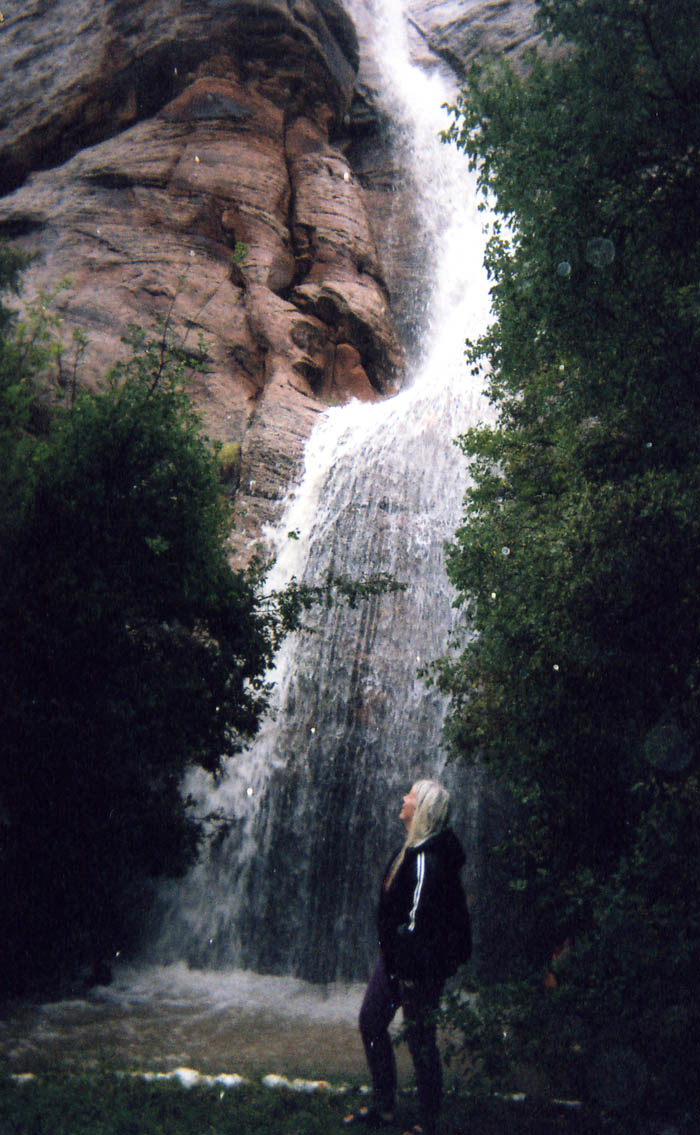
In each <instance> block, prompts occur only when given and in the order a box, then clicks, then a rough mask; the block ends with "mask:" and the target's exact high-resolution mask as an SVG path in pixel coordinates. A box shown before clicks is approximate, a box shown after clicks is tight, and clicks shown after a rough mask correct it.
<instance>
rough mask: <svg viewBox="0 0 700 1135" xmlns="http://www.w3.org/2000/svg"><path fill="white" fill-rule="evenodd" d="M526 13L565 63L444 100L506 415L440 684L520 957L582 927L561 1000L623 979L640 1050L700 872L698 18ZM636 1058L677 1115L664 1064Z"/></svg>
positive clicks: (589, 11) (486, 339) (604, 1005)
mask: <svg viewBox="0 0 700 1135" xmlns="http://www.w3.org/2000/svg"><path fill="white" fill-rule="evenodd" d="M538 10H539V19H540V21H541V25H542V27H543V29H544V31H545V33H546V34H547V37H548V38H549V39H550V40H551V41H552V43H557V45H558V48H557V51H556V53H555V54H554V55H553V56H552V57H551V58H550V59H548V60H546V61H545V60H535V59H533V60H532V61H531V64H530V66H529V67H528V68H526V69H525V70H524V71H523V73H521V74H519V75H516V74H515V73H514V72H512V71H511V70H510V69H509V68H508V67H507V66H506V65H504V64H498V65H496V66H494V67H492V66H489V67H481V68H478V67H477V68H475V69H474V70H473V71H472V72H471V73H470V75H469V78H468V82H467V84H466V86H465V89H464V91H463V92H462V95H461V96H460V99H459V100H458V101H457V103H456V104H455V107H454V108H453V111H452V113H453V124H452V128H451V131H450V132H449V133H450V136H451V137H452V138H453V140H455V141H456V142H457V144H458V145H459V146H461V147H462V148H463V149H464V150H465V151H466V153H467V154H468V156H469V158H470V160H471V162H472V163H473V164H475V165H476V166H477V168H479V171H480V180H481V184H482V187H483V190H484V193H485V194H487V195H488V197H489V199H490V200H491V201H492V202H494V203H495V208H496V213H497V217H496V221H495V223H494V226H493V235H492V239H491V241H490V243H489V247H488V251H487V262H488V267H489V271H490V273H491V276H492V279H493V293H492V294H493V299H494V313H495V322H494V324H493V326H492V327H491V328H489V330H488V331H487V332H486V334H485V335H484V336H483V337H482V338H481V339H480V340H479V341H478V342H477V343H473V344H469V348H468V359H469V361H470V363H471V364H472V365H474V366H476V365H478V364H479V362H481V361H482V360H484V359H485V360H486V362H487V363H488V365H489V368H490V377H489V394H490V397H491V400H492V402H493V404H494V406H495V408H496V411H497V422H496V425H495V426H494V427H492V428H488V429H487V428H484V429H478V430H472V431H470V432H469V433H468V434H467V435H466V436H465V437H464V438H462V439H461V442H460V444H461V446H462V449H463V451H464V453H465V455H466V457H467V459H468V460H469V462H470V471H471V475H472V484H471V487H470V488H469V490H468V492H467V495H466V499H465V512H464V520H463V523H462V525H461V526H460V528H459V529H458V531H457V532H456V534H455V538H454V540H453V542H452V543H451V545H450V547H449V548H448V550H447V565H448V572H449V575H450V578H451V579H452V582H453V583H454V585H455V586H456V588H457V591H458V602H459V603H460V604H461V605H462V606H463V607H464V609H465V611H466V613H467V625H468V630H467V636H466V637H465V641H464V642H463V643H462V644H461V652H455V654H453V655H452V656H450V657H449V658H448V659H445V660H443V662H442V663H441V664H440V666H439V668H438V673H439V682H440V684H441V686H442V688H443V689H444V690H445V691H446V692H448V693H450V694H451V695H452V711H451V716H450V720H449V723H448V735H449V737H450V738H451V740H452V743H453V747H454V749H455V751H456V752H457V753H458V754H459V755H462V756H465V757H467V758H468V759H470V760H483V761H484V762H486V764H487V765H488V766H489V767H490V768H491V769H492V771H493V772H494V773H495V774H496V775H497V776H499V777H500V778H501V781H502V782H505V783H506V784H508V785H510V787H511V789H512V791H513V792H514V793H515V795H516V798H517V799H518V800H519V801H520V802H521V804H522V808H521V810H520V812H519V813H518V817H519V818H518V821H517V823H514V825H513V835H512V841H511V846H510V848H509V849H507V850H508V851H509V853H510V855H511V859H512V871H513V875H514V877H515V879H516V880H517V886H518V887H522V886H524V885H525V886H526V888H527V889H526V894H527V895H528V896H529V900H530V906H531V909H533V908H535V909H537V910H538V912H539V915H538V918H539V933H540V934H541V938H539V939H537V937H536V936H535V937H534V938H533V941H532V942H531V943H530V945H531V946H533V948H534V950H535V951H536V950H537V949H538V948H541V947H538V945H537V942H538V941H539V942H544V943H549V946H550V948H551V947H553V946H554V945H555V944H556V942H557V940H558V939H560V938H562V937H564V936H565V935H566V936H576V937H577V943H578V946H579V949H580V951H581V953H580V954H576V955H575V958H576V959H577V960H576V961H575V964H574V962H573V961H572V962H571V966H570V969H569V970H567V972H568V973H569V981H570V983H571V985H570V994H571V998H570V1001H569V1007H570V1008H571V1011H572V1012H574V1013H582V1012H583V1011H584V1010H583V1007H584V1006H585V1012H586V1013H590V1020H591V1021H592V1020H595V1022H596V1026H597V1025H600V1024H601V1022H602V1021H603V1019H604V1015H605V1013H606V1012H607V1013H608V1014H611V1013H612V1009H611V1001H610V987H611V984H613V983H617V984H616V992H615V998H616V1000H615V1004H616V1006H617V1010H616V1011H618V1010H619V1014H620V1018H622V1017H625V1018H626V1019H625V1024H624V1034H625V1036H626V1038H627V1039H628V1040H629V1043H631V1044H632V1043H634V1031H635V1014H638V1015H639V1016H638V1019H637V1025H638V1026H639V1029H640V1035H641V1033H642V1032H644V1030H645V1029H646V1024H645V1025H644V1028H642V1026H641V1023H640V1022H641V1020H642V1016H643V1013H644V1010H643V1007H642V1005H641V1001H640V1000H638V999H637V992H638V989H640V988H644V989H646V988H647V985H646V984H645V983H646V981H647V979H648V974H649V971H650V970H651V968H653V966H654V965H661V962H662V955H663V950H664V947H663V946H662V945H661V943H662V941H663V938H664V933H666V942H667V943H668V942H669V940H673V941H674V942H675V941H677V942H679V943H680V942H681V940H682V941H683V942H684V945H683V946H682V947H681V946H680V945H679V946H678V948H677V949H676V948H675V947H672V948H671V961H670V967H671V968H672V969H673V970H674V972H677V973H678V974H679V975H680V974H681V972H685V971H683V967H682V958H681V955H682V953H683V951H685V950H686V949H687V945H688V943H687V938H686V937H685V935H686V931H687V926H686V923H685V913H684V911H685V907H684V901H685V904H686V906H690V905H693V903H691V896H690V895H689V893H688V888H690V887H691V886H692V884H691V883H690V879H689V875H688V873H687V871H686V870H685V868H684V870H683V871H680V872H678V871H677V868H678V859H677V857H678V854H679V851H680V848H681V847H684V846H686V847H687V848H688V854H689V856H690V860H691V863H692V870H694V871H696V872H697V869H698V867H699V866H700V863H699V862H698V850H697V847H696V841H694V839H692V838H691V839H688V824H689V822H690V819H689V817H690V816H691V815H692V814H693V812H694V809H695V806H696V804H695V803H694V801H696V789H695V788H692V785H693V783H694V777H695V770H696V767H697V753H698V749H699V742H700V713H699V710H700V705H699V703H698V664H699V657H700V651H699V649H698V641H699V640H698V634H699V630H700V599H699V598H698V597H699V596H700V578H699V576H698V562H697V551H696V550H697V547H698V538H699V537H700V531H698V519H697V518H698V516H699V515H700V447H699V444H698V438H699V437H700V430H699V428H698V427H699V425H700V422H699V421H698V416H699V409H700V403H699V401H698V387H697V376H698V364H699V362H700V357H699V355H698V328H699V327H700V322H699V319H698V316H699V315H700V312H699V310H698V291H697V282H698V279H700V215H699V214H698V211H697V208H696V205H695V204H694V203H693V201H694V200H697V199H698V197H699V196H700V158H699V157H698V142H699V141H700V84H699V83H698V79H697V59H698V57H699V54H700V26H699V25H698V23H697V11H696V10H695V14H694V15H693V6H692V5H690V4H689V3H687V2H686V0H674V2H672V3H670V4H669V3H664V4H660V3H658V2H656V0H639V2H636V0H633V2H632V3H629V2H623V0H604V2H603V0H551V2H542V3H540V4H539V5H538ZM559 37H564V40H565V42H564V41H562V39H561V38H559ZM469 636H471V637H469ZM638 785H643V786H644V787H643V788H642V789H640V788H638V787H636V786H638ZM655 793H656V794H658V796H657V795H655ZM650 794H651V795H650ZM680 799H682V800H683V805H682V806H680V805H679V803H678V802H679V800H680ZM661 800H663V801H664V804H663V807H662V806H661V804H660V801H661ZM652 801H653V802H652ZM671 801H675V803H674V805H673V806H671ZM662 816H663V819H661V817H662ZM652 846H653V852H652V850H651V848H652ZM640 857H643V859H644V868H643V869H641V868H639V863H640ZM674 872H675V873H676V875H677V878H678V879H679V880H681V881H679V883H678V886H674V885H672V884H671V883H670V879H671V876H672V875H674ZM653 880H656V881H655V882H653ZM684 893H685V900H684V899H683V894H684ZM662 895H663V896H664V897H663V898H662ZM667 900H668V901H667ZM693 909H694V905H693ZM644 911H648V912H649V920H648V923H647V924H646V927H645V926H644V925H643V912H644ZM625 919H627V920H628V926H630V927H634V928H635V930H634V933H637V934H638V935H639V943H640V946H639V949H638V950H636V952H635V954H634V960H633V958H632V954H631V953H630V951H627V956H628V958H629V962H628V964H625V962H624V958H625V953H626V949H627V947H626V945H625V943H626V942H627V938H626V935H625V932H624V925H625ZM691 937H692V942H693V948H694V949H696V950H697V949H698V948H700V942H699V939H698V926H697V924H696V922H694V923H693V928H692V931H691ZM627 944H628V945H629V943H627ZM524 945H525V946H527V944H524ZM545 948H546V947H545ZM666 948H668V947H666ZM606 958H607V965H608V971H607V972H606V966H605V963H606ZM579 961H580V965H579ZM676 967H677V969H676ZM595 975H601V977H600V980H601V983H603V982H604V986H603V984H601V986H600V987H599V988H596V987H595V981H596V976H595ZM678 980H679V982H680V981H681V978H680V976H679V978H678ZM682 981H683V982H685V981H686V978H685V977H683V979H682ZM635 982H636V983H639V984H638V985H635V986H634V987H633V983H635ZM591 983H593V986H592V985H591ZM683 987H684V988H685V989H686V996H689V992H688V989H687V986H686V985H684V986H683ZM655 993H656V995H657V996H658V999H659V1005H660V1006H663V1005H666V1006H667V1009H668V1013H669V1014H670V1016H669V1019H670V1018H671V1017H672V1016H673V1014H672V1012H671V1007H670V1005H669V1004H668V1003H667V1000H665V998H666V993H665V992H664V991H663V990H662V989H661V988H660V987H655ZM526 1001H527V998H526ZM527 1003H528V1004H530V1002H529V1001H528V1002H527ZM625 1005H626V1006H627V1008H625ZM528 1011H529V1010H528ZM664 1012H666V1009H661V1008H660V1009H659V1013H660V1014H661V1015H663V1013H664ZM613 1015H614V1014H613ZM657 1023H658V1022H657ZM694 1027H697V1022H696V1023H695V1025H694ZM620 1028H621V1029H622V1025H620ZM644 1035H645V1036H648V1037H651V1029H650V1030H649V1031H648V1033H644ZM667 1040H668V1036H667ZM583 1043H584V1042H583V1040H581V1044H583ZM649 1043H650V1045H651V1047H652V1048H653V1050H654V1052H655V1053H656V1054H657V1056H658V1061H659V1068H658V1069H653V1070H651V1072H650V1080H651V1082H652V1083H653V1091H654V1092H655V1093H657V1096H658V1098H659V1099H660V1098H661V1097H662V1096H664V1093H666V1096H665V1098H666V1097H668V1098H670V1097H671V1096H672V1095H673V1091H672V1090H670V1089H669V1084H670V1082H671V1079H672V1078H673V1077H676V1076H677V1073H678V1065H676V1064H674V1063H673V1062H674V1060H675V1057H673V1059H669V1060H667V1058H666V1056H664V1057H663V1059H662V1056H661V1054H660V1053H661V1047H663V1046H661V1047H659V1046H657V1045H656V1043H655V1042H654V1043H653V1044H652V1041H651V1039H650V1040H649ZM669 1043H670V1042H669ZM676 1055H678V1054H676ZM562 1058H563V1057H562ZM671 1065H673V1068H674V1069H675V1070H673V1071H672V1070H671ZM664 1067H666V1068H667V1070H668V1077H667V1079H666V1081H665V1087H664V1086H663V1083H662V1082H663V1081H664V1076H666V1072H664V1071H663V1068H664ZM657 1072H658V1075H657ZM674 1083H675V1080H674ZM674 1090H675V1089H674Z"/></svg>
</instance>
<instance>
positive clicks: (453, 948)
mask: <svg viewBox="0 0 700 1135" xmlns="http://www.w3.org/2000/svg"><path fill="white" fill-rule="evenodd" d="M397 854H398V852H396V853H395V854H394V855H393V856H392V857H391V859H390V860H389V863H388V864H387V868H386V870H385V872H384V875H383V877H382V885H381V891H380V897H379V912H378V917H377V922H378V928H379V946H380V949H381V951H382V954H383V955H384V960H385V963H386V966H387V970H388V972H389V974H390V975H391V976H392V977H397V978H399V979H400V980H405V981H416V980H417V981H421V980H426V979H432V980H436V981H442V980H444V979H445V978H446V977H448V976H450V975H451V974H453V973H454V972H455V971H456V969H457V968H458V966H459V965H461V964H462V963H463V962H465V961H466V960H467V958H468V957H469V954H470V952H471V933H470V927H469V914H468V912H467V904H466V899H465V896H464V890H463V887H462V883H461V881H460V877H459V872H460V869H461V868H462V867H463V865H464V862H465V856H464V852H463V851H462V846H461V844H460V842H459V840H458V839H457V837H456V835H455V834H454V832H453V831H452V830H451V829H450V828H444V829H443V831H441V832H438V834H437V835H434V836H430V837H429V838H428V839H427V840H425V841H424V842H423V843H421V844H418V846H416V847H409V848H408V850H407V851H406V855H405V857H404V861H403V863H402V864H401V866H400V868H399V870H398V872H397V874H396V876H395V878H394V880H393V882H392V884H391V886H390V887H389V888H388V889H387V888H386V879H387V877H388V874H389V871H390V870H391V866H392V864H393V863H394V860H395V859H396V855H397Z"/></svg>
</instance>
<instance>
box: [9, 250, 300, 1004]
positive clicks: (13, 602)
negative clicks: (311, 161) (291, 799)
mask: <svg viewBox="0 0 700 1135" xmlns="http://www.w3.org/2000/svg"><path fill="white" fill-rule="evenodd" d="M2 265H3V270H4V272H5V283H6V284H10V285H16V283H17V279H18V276H17V273H18V270H19V268H20V267H21V265H20V262H19V261H18V260H17V259H16V258H14V257H13V255H12V254H11V253H10V252H4V253H3V258H2ZM42 306H45V305H42V304H41V303H40V304H39V305H38V307H37V308H35V309H34V314H33V315H30V317H29V320H28V321H26V320H25V321H24V322H18V321H17V320H15V319H13V317H12V316H11V314H10V313H9V312H8V311H7V310H4V311H3V317H2V323H3V327H2V331H3V338H2V355H1V356H0V367H1V371H0V377H1V379H2V388H1V391H0V394H1V397H2V404H1V409H2V422H1V426H2V429H1V431H0V440H1V444H2V458H3V468H2V475H3V487H2V498H3V510H2V514H1V517H0V519H1V522H2V533H1V544H0V634H1V641H2V651H1V652H0V688H1V689H2V695H3V696H2V723H1V725H0V731H1V734H2V764H1V766H0V873H1V875H2V891H1V897H0V921H1V922H2V925H3V928H4V930H3V935H2V939H1V945H0V974H1V975H2V977H1V979H0V980H1V982H2V987H3V989H4V991H5V992H6V993H7V992H11V993H18V992H22V991H24V990H26V989H30V988H33V987H34V986H35V985H36V984H37V983H39V984H41V983H45V984H46V986H47V987H51V985H52V983H53V982H54V981H55V980H56V978H57V977H58V976H61V977H70V976H71V975H75V974H76V972H78V971H79V970H80V968H81V967H86V966H87V967H90V966H92V965H94V964H100V963H101V962H103V961H104V959H106V958H109V957H110V956H111V955H112V954H113V953H114V951H115V950H116V949H117V948H124V946H126V945H128V944H129V939H130V936H131V934H132V933H134V932H135V929H136V928H137V926H138V916H139V911H138V909H137V906H138V896H139V893H140V892H139V884H140V883H141V882H142V881H143V879H144V878H146V877H153V876H159V875H162V874H177V873H179V872H181V871H182V870H183V869H184V868H185V867H186V865H187V864H188V863H189V862H190V861H191V859H192V857H193V855H194V853H195V851H196V848H197V844H198V840H199V838H200V836H201V825H200V824H199V823H198V822H197V821H196V820H195V819H194V818H193V815H192V810H191V807H190V806H189V801H188V800H187V799H186V798H184V797H183V795H182V793H181V789H182V784H183V778H184V775H185V772H186V771H187V770H188V769H190V768H192V767H195V766H200V767H201V768H203V769H205V770H207V771H208V772H210V773H212V774H214V775H216V774H217V773H218V772H219V771H220V769H221V762H222V759H223V758H224V757H225V756H227V755H230V754H231V753H234V752H235V751H236V750H237V749H239V748H240V746H241V744H242V741H243V740H244V739H245V738H248V737H250V736H251V735H252V734H253V733H254V732H255V730H256V727H257V723H258V719H259V716H260V713H261V711H262V709H263V707H264V705H265V701H266V687H265V684H264V674H265V672H266V670H267V668H268V666H269V663H270V660H271V657H272V652H273V648H274V645H275V642H276V640H277V637H278V631H279V630H280V627H279V624H278V618H277V616H276V615H275V614H274V613H273V612H272V611H271V610H270V609H269V607H268V606H267V604H266V601H265V600H263V598H262V596H261V592H260V578H259V574H256V573H255V572H244V571H234V570H232V569H231V567H230V565H229V562H228V558H227V535H228V532H229V530H230V524H231V516H230V513H229V509H228V507H227V505H226V504H225V502H224V498H223V496H222V494H221V491H220V486H219V482H218V478H217V466H216V458H215V455H214V453H213V452H212V451H211V449H210V447H209V446H208V444H207V443H206V441H205V439H204V437H203V435H202V433H201V430H200V425H199V422H198V420H197V417H196V415H195V414H194V413H193V411H192V408H191V405H190V403H189V401H188V399H187V397H186V395H185V393H184V391H183V376H184V368H185V359H184V357H183V356H182V355H181V354H180V353H178V352H177V351H174V350H173V349H171V348H170V347H169V346H168V343H167V333H166V329H164V330H163V336H162V338H160V339H157V340H153V341H149V340H147V339H146V338H145V337H144V336H143V335H142V334H141V333H140V332H136V331H135V332H134V333H133V335H132V340H131V343H130V347H131V355H130V356H129V359H128V361H126V362H125V363H123V364H120V365H118V366H117V367H116V368H115V369H114V370H113V372H112V373H111V374H110V376H109V378H108V380H107V381H106V383H105V384H104V386H103V387H102V388H101V389H100V390H98V391H97V392H94V393H85V392H84V393H80V392H77V391H75V390H74V391H73V396H72V397H71V400H70V401H71V404H70V406H68V407H65V408H64V409H62V410H59V411H56V412H54V414H53V416H52V420H51V424H50V428H49V431H48V433H47V434H46V436H44V437H37V436H36V434H35V433H34V432H33V431H32V430H31V429H30V428H29V426H30V418H31V408H32V406H33V405H34V404H35V402H36V398H37V392H36V391H35V390H34V389H33V376H34V375H35V374H36V373H37V372H38V371H39V370H40V369H41V367H42V366H44V367H45V366H46V364H47V362H48V360H49V357H50V355H51V353H52V352H53V350H54V348H53V342H52V338H51V328H50V316H46V315H42V314H41V310H42ZM32 320H34V324H33V328H32ZM47 321H48V323H47Z"/></svg>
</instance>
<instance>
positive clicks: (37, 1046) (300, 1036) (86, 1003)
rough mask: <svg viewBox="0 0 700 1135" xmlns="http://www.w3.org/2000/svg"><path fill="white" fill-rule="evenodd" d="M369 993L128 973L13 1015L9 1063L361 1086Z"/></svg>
mask: <svg viewBox="0 0 700 1135" xmlns="http://www.w3.org/2000/svg"><path fill="white" fill-rule="evenodd" d="M362 993H363V986H362V985H357V984H352V985H333V986H325V987H319V986H314V985H309V984H307V983H305V982H302V981H298V980H296V979H294V978H286V977H269V976H261V975H259V974H254V973H246V972H241V971H234V972H227V973H219V972H213V971H196V970H190V969H188V968H187V967H186V966H184V965H176V966H168V967H151V968H131V967H126V966H125V967H122V968H118V969H116V970H115V972H114V977H113V980H112V982H111V984H110V985H105V986H97V987H95V988H94V989H93V990H91V991H90V993H89V994H88V995H86V996H84V997H80V998H74V999H67V1000H62V1001H53V1002H46V1003H44V1004H40V1005H27V1004H22V1005H14V1006H12V1007H10V1008H9V1009H6V1010H5V1012H4V1013H3V1014H2V1016H0V1060H3V1061H6V1063H7V1067H8V1070H9V1071H10V1072H12V1073H15V1074H20V1073H29V1072H42V1071H48V1070H54V1069H66V1070H84V1069H94V1068H99V1067H100V1066H101V1065H103V1064H106V1065H107V1066H109V1067H112V1068H114V1067H116V1068H124V1069H130V1070H135V1071H150V1072H169V1071H172V1070H174V1069H176V1068H181V1067H187V1068H192V1069H195V1070H197V1071H199V1072H202V1073H206V1074H209V1075H220V1074H222V1073H227V1074H234V1075H235V1074H238V1075H242V1076H248V1077H254V1078H257V1077H263V1076H267V1075H283V1076H297V1077H303V1078H306V1079H311V1080H325V1081H328V1082H330V1083H332V1084H340V1083H343V1082H350V1083H355V1084H359V1083H362V1082H363V1081H365V1080H366V1078H367V1073H366V1068H365V1062H364V1054H363V1050H362V1044H361V1041H360V1037H359V1033H358V1031H357V1014H358V1011H359V1007H360V1003H361V1000H362ZM398 1062H399V1074H400V1078H401V1080H402V1081H405V1080H410V1062H409V1061H408V1059H407V1053H406V1052H405V1050H404V1046H401V1048H400V1049H399V1053H398Z"/></svg>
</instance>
